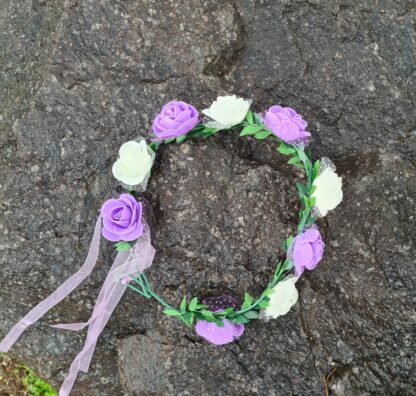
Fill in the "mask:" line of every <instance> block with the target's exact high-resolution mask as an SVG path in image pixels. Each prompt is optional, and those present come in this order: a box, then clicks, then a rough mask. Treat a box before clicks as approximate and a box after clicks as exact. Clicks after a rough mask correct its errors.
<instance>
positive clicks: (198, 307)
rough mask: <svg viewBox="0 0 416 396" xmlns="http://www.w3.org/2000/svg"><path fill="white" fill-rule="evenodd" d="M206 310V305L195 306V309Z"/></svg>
mask: <svg viewBox="0 0 416 396" xmlns="http://www.w3.org/2000/svg"><path fill="white" fill-rule="evenodd" d="M206 308H208V305H205V304H198V305H197V306H196V309H206Z"/></svg>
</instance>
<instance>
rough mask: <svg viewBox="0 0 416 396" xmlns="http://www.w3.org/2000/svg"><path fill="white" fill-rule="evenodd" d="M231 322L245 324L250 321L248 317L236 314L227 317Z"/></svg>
mask: <svg viewBox="0 0 416 396" xmlns="http://www.w3.org/2000/svg"><path fill="white" fill-rule="evenodd" d="M229 320H230V321H231V322H233V323H235V324H246V323H248V322H250V319H248V318H246V317H245V316H244V315H241V314H240V315H236V316H234V317H233V318H231V319H229Z"/></svg>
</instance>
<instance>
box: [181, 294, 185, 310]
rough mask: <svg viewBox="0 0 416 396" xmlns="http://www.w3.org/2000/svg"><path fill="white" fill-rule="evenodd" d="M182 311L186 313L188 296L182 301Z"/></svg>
mask: <svg viewBox="0 0 416 396" xmlns="http://www.w3.org/2000/svg"><path fill="white" fill-rule="evenodd" d="M181 311H186V296H185V297H184V298H183V299H182V302H181Z"/></svg>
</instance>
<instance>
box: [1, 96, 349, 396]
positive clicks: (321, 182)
mask: <svg viewBox="0 0 416 396" xmlns="http://www.w3.org/2000/svg"><path fill="white" fill-rule="evenodd" d="M250 104H251V101H250V100H244V99H241V98H237V97H236V96H235V95H233V96H219V97H218V98H217V100H216V101H214V102H213V103H212V105H211V106H210V108H209V109H206V110H203V111H202V113H203V114H204V115H205V116H207V117H209V118H210V119H211V121H207V122H205V121H204V120H202V121H201V118H200V115H199V113H198V111H197V110H196V109H195V108H194V107H193V106H191V105H190V104H187V103H185V102H181V101H172V102H169V103H167V104H166V105H165V106H163V108H162V110H161V112H160V113H159V114H158V115H157V116H156V118H155V120H154V121H153V125H152V129H153V132H154V137H153V138H152V139H151V140H150V141H149V142H146V140H145V139H143V138H140V139H137V140H132V141H129V142H127V143H124V144H123V145H122V146H121V147H120V150H119V158H118V159H117V161H116V162H115V163H114V165H113V167H112V172H113V175H114V177H115V178H116V179H117V180H118V181H120V182H121V184H122V186H123V187H125V188H126V189H127V190H128V191H129V193H124V194H121V195H120V196H119V197H117V198H111V199H109V200H107V201H106V202H105V203H104V204H103V206H102V208H101V211H100V215H99V216H98V219H97V223H96V227H95V231H94V236H93V240H92V243H91V247H90V251H89V253H88V256H87V259H86V261H85V263H84V265H83V266H82V267H81V269H80V270H79V271H78V272H77V273H76V274H74V275H73V276H72V277H70V278H69V279H68V280H67V281H65V282H64V283H63V284H62V285H61V286H60V287H59V288H58V289H57V290H56V291H55V292H54V293H52V295H51V296H49V297H48V298H47V299H45V300H43V301H42V302H41V303H39V304H38V305H37V306H36V307H35V308H34V309H32V311H30V312H29V313H28V314H27V315H26V316H25V317H24V318H23V319H22V320H20V321H19V322H18V323H17V324H16V325H15V326H14V327H13V328H12V330H11V331H10V332H9V334H8V335H7V336H6V338H5V339H4V340H3V341H2V342H1V343H0V351H3V352H7V351H8V350H9V349H10V347H11V346H12V345H13V343H14V342H15V341H16V340H17V339H18V337H19V336H20V335H21V334H22V333H23V331H24V330H25V329H26V328H27V327H28V326H29V325H31V324H33V323H35V322H36V321H37V320H39V319H40V317H41V316H43V315H44V314H45V313H46V312H47V311H48V310H49V309H50V308H52V307H53V306H54V305H56V304H57V303H58V302H60V301H61V300H62V299H63V298H65V297H66V296H67V295H68V294H69V293H71V292H72V291H73V290H74V289H75V288H76V287H77V286H78V285H79V284H80V283H81V282H82V281H83V280H84V279H85V278H86V277H87V276H88V275H89V274H90V273H91V271H92V269H93V268H94V266H95V263H96V261H97V258H98V252H99V240H100V233H101V234H102V236H103V237H104V238H105V239H107V240H109V241H111V242H114V243H115V248H116V250H117V251H118V254H117V257H116V259H115V261H114V263H113V266H112V267H111V269H110V271H109V273H108V275H107V278H106V280H105V282H104V285H103V287H102V289H101V291H100V294H99V296H98V298H97V302H96V305H95V307H94V311H93V313H92V315H91V318H90V320H89V321H88V322H87V323H72V324H59V325H54V327H56V328H60V329H67V330H73V331H78V330H81V329H82V328H84V327H88V335H87V341H86V343H85V346H84V349H83V350H82V351H81V352H80V353H79V354H78V356H77V357H76V358H75V360H74V361H73V363H72V364H71V368H70V372H69V374H68V376H67V378H66V379H65V381H64V384H63V385H62V388H61V391H60V395H61V396H65V395H68V394H69V392H70V390H71V388H72V385H73V383H74V381H75V379H76V376H77V373H78V371H79V370H82V371H87V370H88V367H89V362H90V360H91V357H92V354H93V351H94V348H95V344H96V342H97V339H98V336H99V335H100V333H101V332H102V330H103V328H104V326H105V324H106V323H107V321H108V319H109V318H110V316H111V314H112V312H113V310H114V309H115V307H116V306H117V304H118V302H119V301H120V299H121V297H122V295H123V293H124V291H125V290H126V289H127V288H129V289H131V290H133V291H135V292H137V293H139V294H140V295H142V296H143V297H146V298H148V299H155V300H157V301H158V303H159V304H161V305H162V306H163V308H164V310H163V313H164V314H166V315H168V316H173V317H176V318H178V319H180V320H181V321H182V322H184V323H185V324H186V325H188V326H193V325H194V326H195V330H196V332H197V333H198V334H199V335H200V336H201V337H202V338H204V339H205V340H207V341H208V342H210V343H212V344H215V345H223V344H227V343H229V342H232V341H234V340H235V339H236V338H238V337H240V336H241V335H242V334H243V332H244V325H245V324H247V323H249V322H250V321H251V320H254V319H258V318H261V319H266V320H268V319H270V318H277V317H279V316H282V315H285V314H286V313H288V312H289V310H290V308H291V307H292V306H293V305H294V304H295V303H296V302H297V299H298V292H297V289H296V286H295V285H296V282H297V280H298V279H299V277H300V276H301V275H302V274H303V272H304V271H305V269H307V270H313V269H315V267H316V266H317V264H318V263H319V262H320V261H321V259H322V255H323V251H324V246H325V244H324V242H323V241H322V237H321V234H320V232H319V230H318V228H317V226H316V225H315V222H316V220H317V218H318V217H323V216H326V214H327V213H328V211H330V210H333V209H334V208H335V207H337V206H338V205H339V204H340V202H341V201H342V179H341V178H340V177H339V176H338V175H337V174H336V172H335V166H334V164H333V163H332V162H331V161H330V160H329V159H328V158H322V160H319V159H318V160H316V161H315V162H313V161H312V160H311V155H310V153H309V152H308V151H306V147H307V145H308V143H309V141H310V138H311V134H310V132H308V131H307V130H306V127H307V123H306V121H305V120H304V119H303V118H302V117H301V116H300V115H299V114H298V113H297V112H296V111H295V110H293V109H292V108H290V107H282V106H277V105H275V106H272V107H270V108H269V109H268V110H267V111H265V112H264V113H261V114H256V113H255V112H253V111H251V110H250ZM230 129H238V130H240V136H251V137H253V138H254V139H258V140H265V139H271V140H273V141H274V142H276V143H277V151H278V152H279V153H281V154H283V155H287V156H289V157H290V159H289V160H288V164H290V165H293V166H296V167H297V168H300V169H302V171H304V172H305V175H306V183H304V184H302V183H297V184H296V187H297V190H298V193H299V198H300V201H301V209H300V213H299V224H298V226H297V230H296V233H295V234H294V235H293V236H289V237H288V238H287V239H286V240H285V241H284V243H283V247H284V249H285V250H286V259H285V260H283V261H280V262H278V263H277V265H276V267H275V269H274V272H273V275H272V276H271V280H270V282H269V283H268V285H267V286H266V288H265V289H264V291H263V292H262V293H261V294H260V295H259V296H257V297H256V298H255V297H253V296H251V295H250V294H249V293H244V299H243V301H242V302H240V301H239V300H238V299H236V298H235V297H233V296H226V295H225V296H211V297H207V298H204V299H202V300H201V299H200V298H199V297H193V298H190V299H188V298H187V297H186V296H185V297H183V299H182V301H181V303H180V306H179V307H174V306H172V305H170V304H169V303H167V302H166V301H165V300H164V299H163V298H162V297H160V296H159V295H158V294H157V293H156V292H155V291H154V289H153V287H152V285H151V283H150V282H149V280H148V278H147V276H146V274H145V270H146V269H147V268H149V267H150V266H151V264H152V262H153V258H154V254H155V250H154V248H153V246H152V245H151V238H150V228H149V225H148V224H147V222H146V220H145V219H144V217H143V204H142V202H141V201H140V200H138V199H137V195H138V194H137V193H138V192H142V191H144V190H145V189H146V185H147V182H148V179H149V177H150V173H151V169H152V166H153V163H154V159H155V154H156V152H157V150H158V148H159V147H160V145H162V144H168V143H174V142H175V143H178V144H180V143H182V142H184V141H186V140H188V139H190V138H207V137H210V136H212V135H214V134H216V133H217V132H219V131H224V130H230Z"/></svg>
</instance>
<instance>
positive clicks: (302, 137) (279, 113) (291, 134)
mask: <svg viewBox="0 0 416 396" xmlns="http://www.w3.org/2000/svg"><path fill="white" fill-rule="evenodd" d="M264 123H265V125H266V126H267V128H269V129H270V131H271V132H273V134H274V135H276V136H277V137H278V138H280V139H282V140H283V141H284V142H286V143H298V142H303V143H304V144H306V143H307V141H308V140H309V138H310V136H311V134H310V133H309V132H308V131H306V130H305V129H306V127H307V125H308V123H307V122H306V121H305V120H304V119H303V118H302V116H301V115H299V114H298V113H296V111H295V110H293V109H292V108H291V107H282V106H277V105H276V106H272V107H270V109H269V110H267V111H266V113H265V115H264Z"/></svg>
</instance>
